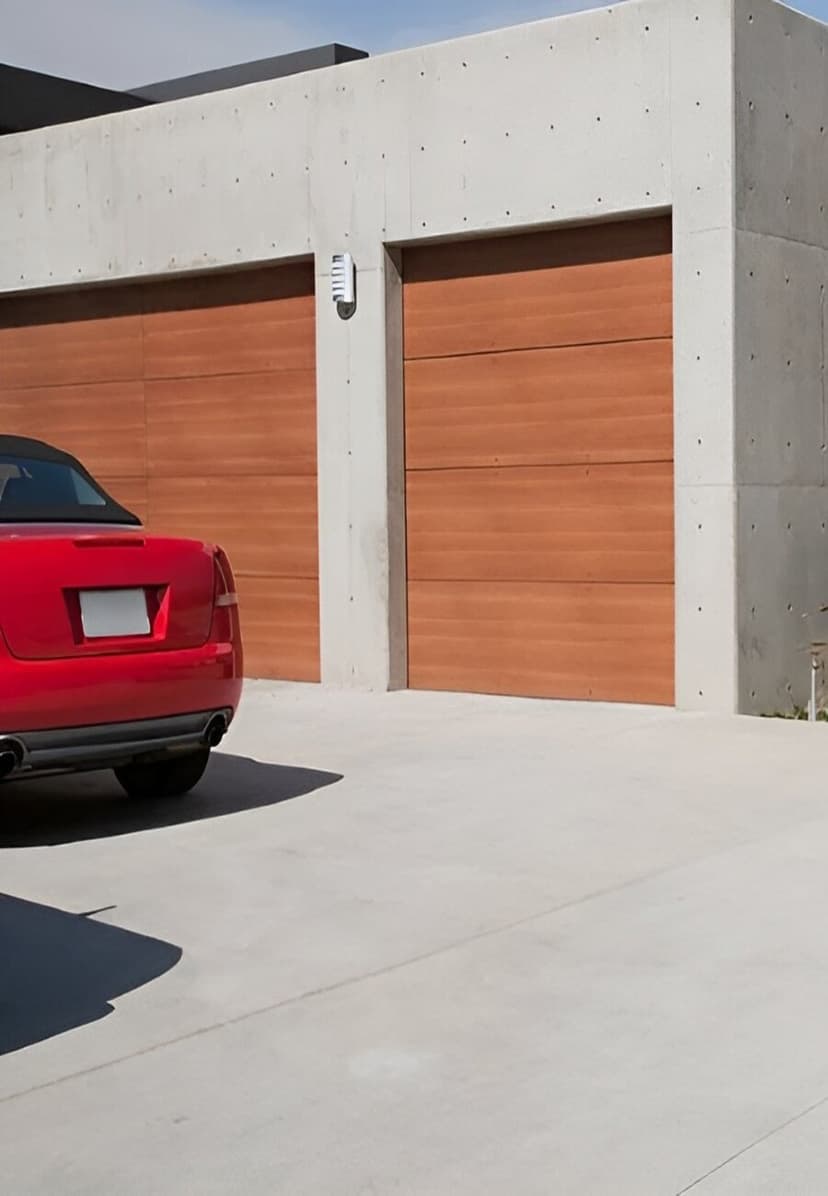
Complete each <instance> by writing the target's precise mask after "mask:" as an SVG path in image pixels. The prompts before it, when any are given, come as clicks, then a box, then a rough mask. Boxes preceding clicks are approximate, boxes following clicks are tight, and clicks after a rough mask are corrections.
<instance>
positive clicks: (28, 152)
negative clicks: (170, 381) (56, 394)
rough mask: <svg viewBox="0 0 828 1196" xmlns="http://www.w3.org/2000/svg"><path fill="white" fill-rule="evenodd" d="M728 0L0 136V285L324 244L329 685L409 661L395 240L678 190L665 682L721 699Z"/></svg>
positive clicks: (728, 597)
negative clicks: (670, 614) (671, 623)
mask: <svg viewBox="0 0 828 1196" xmlns="http://www.w3.org/2000/svg"><path fill="white" fill-rule="evenodd" d="M732 5H733V0H695V2H693V3H691V2H690V0H629V2H626V3H624V4H621V5H619V6H618V7H616V8H607V9H603V10H599V11H596V12H590V13H583V14H577V15H573V16H570V17H563V18H557V19H554V20H549V21H544V22H540V23H536V24H532V25H527V26H522V27H517V28H514V29H509V30H504V31H502V32H499V33H495V34H490V35H484V36H480V37H474V38H467V39H463V40H459V41H454V42H449V43H445V44H442V45H438V46H430V47H426V48H424V49H420V50H413V51H408V52H404V53H399V54H393V55H387V56H383V57H380V58H375V59H369V60H366V61H364V62H359V63H354V64H348V65H345V66H342V67H337V68H332V69H330V70H326V71H318V72H314V73H313V74H308V75H300V76H295V77H292V78H289V79H283V80H277V81H273V82H267V83H261V84H255V85H251V86H249V87H245V88H241V89H238V90H235V91H230V92H223V93H219V94H215V95H210V96H203V97H198V98H194V99H191V100H184V101H179V102H176V103H173V104H169V105H165V106H160V107H157V108H152V109H148V110H145V111H142V112H138V113H130V114H127V115H119V116H113V117H108V118H105V119H101V120H96V121H93V122H87V123H84V124H78V125H73V126H66V127H63V128H60V129H49V130H44V131H41V132H37V133H32V134H27V135H25V136H20V137H11V138H5V139H3V141H2V142H0V291H17V290H25V289H29V288H38V287H44V286H58V285H59V286H65V285H83V284H87V283H95V282H100V281H102V280H110V279H113V280H114V279H118V280H120V281H123V280H128V279H133V278H142V277H146V276H156V275H169V274H174V273H178V272H182V271H193V270H203V269H212V268H216V267H238V266H245V265H251V264H255V263H261V262H271V261H278V260H281V259H287V258H291V257H296V256H301V255H308V254H311V253H312V254H314V255H315V256H316V263H317V279H318V284H319V303H318V367H319V463H320V483H319V498H320V508H319V509H320V568H321V605H322V668H323V678H324V680H326V681H327V682H329V683H334V684H346V685H358V686H365V687H375V688H383V687H385V686H387V685H389V684H390V685H396V684H402V683H403V682H404V679H405V621H404V620H405V603H404V592H405V584H404V583H405V578H404V535H403V531H404V513H403V454H402V384H401V376H402V362H401V302H400V286H399V274H398V260H399V259H398V256H397V255H396V254H395V252H393V251H389V248H388V247H389V246H395V245H397V246H398V245H401V244H405V243H410V242H412V241H417V240H419V239H423V238H444V237H445V238H450V237H457V236H464V235H469V234H474V233H478V234H479V233H485V232H494V231H498V232H500V231H508V230H512V229H526V228H534V227H537V228H546V227H550V226H553V225H554V224H555V223H558V222H571V221H584V220H591V219H596V218H601V219H603V218H612V217H619V216H627V215H634V214H646V213H650V212H656V211H662V210H665V209H667V208H670V207H672V209H673V214H674V230H675V312H676V338H675V394H676V475H677V491H676V521H677V580H678V585H677V697H678V702H679V705H681V706H684V707H689V708H700V709H719V710H731V709H733V708H734V706H735V703H736V700H737V698H736V695H737V687H738V674H737V657H738V646H737V640H736V627H737V618H736V540H735V535H734V519H735V478H734V449H733V437H734V428H733V405H732V402H731V395H732V386H733V288H734V232H733V212H734V197H733V181H734V171H733V101H734V86H733V61H732V51H733V7H732ZM342 249H349V250H350V251H351V252H352V253H353V254H354V256H355V259H356V262H357V265H358V269H359V309H358V311H357V314H356V316H355V317H354V318H353V319H352V320H350V321H348V322H347V323H343V322H342V321H340V320H338V318H337V316H336V313H335V310H334V308H333V305H332V304H331V303H330V302H329V301H328V298H327V286H328V272H329V263H330V256H331V254H332V253H333V252H335V251H338V250H342Z"/></svg>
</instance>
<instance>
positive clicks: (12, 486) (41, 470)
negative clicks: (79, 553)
mask: <svg viewBox="0 0 828 1196" xmlns="http://www.w3.org/2000/svg"><path fill="white" fill-rule="evenodd" d="M113 508H114V504H113V503H112V500H111V499H110V498H109V496H108V495H107V494H106V493H105V492H104V491H103V490H100V489H98V487H97V486H96V485H95V484H94V483H93V481H92V479H91V478H89V477H88V476H84V475H83V474H82V473H80V472H79V470H77V469H74V468H73V467H72V466H71V465H70V464H68V462H62V461H40V460H37V459H35V458H28V457H18V456H6V455H2V454H0V522H3V523H13V522H15V521H17V522H25V521H38V522H41V521H52V520H54V521H56V522H61V523H66V522H75V521H77V522H80V523H84V522H92V523H97V522H101V521H103V522H112V521H113V514H114V511H113ZM117 509H118V508H115V510H117ZM123 514H125V515H127V517H128V518H134V517H130V516H128V514H127V513H126V512H123Z"/></svg>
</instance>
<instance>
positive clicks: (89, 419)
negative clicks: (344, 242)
mask: <svg viewBox="0 0 828 1196" xmlns="http://www.w3.org/2000/svg"><path fill="white" fill-rule="evenodd" d="M314 346H315V331H314V298H313V270H312V267H311V266H310V265H299V266H291V267H280V268H277V269H267V270H259V271H255V272H251V273H239V274H233V275H213V276H210V277H204V278H200V279H193V280H182V281H176V282H169V283H160V284H155V285H146V286H142V287H129V288H125V289H114V288H106V289H100V290H95V291H88V290H87V291H78V292H74V293H66V294H56V295H52V296H42V297H37V298H29V299H20V298H10V299H5V300H3V301H0V430H1V431H3V432H7V433H21V434H24V435H31V436H36V437H39V438H41V439H44V440H48V441H51V442H53V443H55V444H57V445H59V446H61V447H63V448H66V449H68V450H69V451H70V452H72V453H75V454H76V455H77V456H79V457H81V458H82V459H83V460H84V462H85V463H86V464H87V465H88V466H89V468H90V469H91V470H92V472H93V473H94V474H96V475H97V476H98V477H100V478H101V480H102V481H104V482H105V483H106V485H107V486H108V488H109V489H110V490H111V491H112V492H113V494H114V495H115V497H117V498H119V499H120V500H121V501H122V502H124V503H125V504H126V505H127V506H128V507H130V508H131V509H133V510H134V511H135V512H136V513H137V514H140V515H141V516H142V517H144V518H145V519H146V520H147V523H148V526H149V527H150V528H151V529H152V530H154V531H161V532H171V533H176V534H178V533H180V534H183V535H194V536H199V537H202V536H203V537H205V538H208V539H212V540H217V541H218V542H219V543H221V544H222V545H223V546H224V547H225V548H226V550H227V552H228V553H229V555H230V557H231V560H232V562H233V566H234V569H235V571H236V575H237V580H238V588H239V593H240V602H241V611H242V620H243V628H244V636H245V648H246V671H247V673H248V675H252V676H264V677H279V678H290V679H296V680H318V677H319V599H318V565H317V522H316V386H315V348H314Z"/></svg>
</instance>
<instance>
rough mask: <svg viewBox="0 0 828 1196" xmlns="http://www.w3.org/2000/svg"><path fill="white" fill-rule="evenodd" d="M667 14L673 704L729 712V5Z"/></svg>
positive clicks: (732, 602)
mask: <svg viewBox="0 0 828 1196" xmlns="http://www.w3.org/2000/svg"><path fill="white" fill-rule="evenodd" d="M670 16H671V78H670V89H671V95H670V108H671V140H672V189H673V269H674V278H673V297H674V369H675V381H674V395H675V462H676V705H677V706H678V707H679V709H683V710H706V711H716V712H722V713H730V712H733V711H735V710H736V708H737V694H738V641H737V621H736V585H737V574H736V567H737V562H736V498H735V479H734V431H733V427H734V421H733V323H734V266H733V262H734V230H733V48H732V47H733V38H732V24H733V12H732V4H731V0H702V2H700V3H697V4H692V5H691V4H687V2H686V0H673V3H672V6H671V10H670ZM699 63H704V64H705V69H704V70H703V71H700V70H699Z"/></svg>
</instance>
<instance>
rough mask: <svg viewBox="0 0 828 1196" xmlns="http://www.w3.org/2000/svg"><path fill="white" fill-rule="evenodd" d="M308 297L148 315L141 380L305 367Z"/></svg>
mask: <svg viewBox="0 0 828 1196" xmlns="http://www.w3.org/2000/svg"><path fill="white" fill-rule="evenodd" d="M314 311H315V308H314V299H313V295H312V294H310V295H299V296H293V297H291V298H288V299H270V300H265V301H262V302H258V303H237V304H233V305H227V306H213V307H193V308H187V309H185V310H182V311H176V310H174V311H153V312H149V313H148V314H147V315H146V316H145V317H144V371H145V376H146V377H147V378H183V377H204V376H209V375H211V374H242V373H250V372H253V371H256V372H259V373H261V372H265V371H271V370H301V369H307V368H308V366H309V365H310V364H311V363H312V362H313V361H314V353H315V345H316V326H315V318H314Z"/></svg>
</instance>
